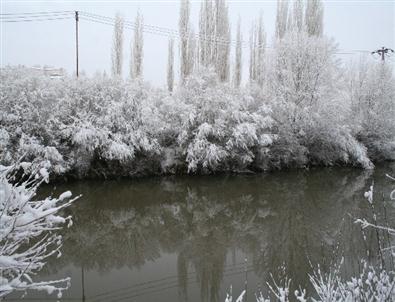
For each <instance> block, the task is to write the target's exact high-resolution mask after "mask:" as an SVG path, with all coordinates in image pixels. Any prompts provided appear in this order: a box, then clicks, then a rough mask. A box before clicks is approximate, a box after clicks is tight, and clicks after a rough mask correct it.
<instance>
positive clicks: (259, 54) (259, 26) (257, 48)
mask: <svg viewBox="0 0 395 302" xmlns="http://www.w3.org/2000/svg"><path fill="white" fill-rule="evenodd" d="M265 48H266V37H265V31H264V28H263V17H262V13H261V14H260V16H259V19H258V21H257V22H256V23H253V25H252V27H251V35H250V68H249V71H250V82H252V83H256V84H258V85H259V86H262V84H263V80H264V55H265Z"/></svg>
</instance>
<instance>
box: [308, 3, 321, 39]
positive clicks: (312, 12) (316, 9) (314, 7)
mask: <svg viewBox="0 0 395 302" xmlns="http://www.w3.org/2000/svg"><path fill="white" fill-rule="evenodd" d="M323 18H324V7H323V4H322V1H321V0H307V3H306V11H305V25H306V30H307V33H308V34H309V35H310V36H322V34H323V30H324V29H323V26H324V24H323Z"/></svg>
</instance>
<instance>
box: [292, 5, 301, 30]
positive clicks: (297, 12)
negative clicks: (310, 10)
mask: <svg viewBox="0 0 395 302" xmlns="http://www.w3.org/2000/svg"><path fill="white" fill-rule="evenodd" d="M303 8H304V5H303V0H295V1H294V4H293V8H292V14H293V18H292V20H293V27H294V28H297V30H298V31H302V30H303V29H304V9H303Z"/></svg>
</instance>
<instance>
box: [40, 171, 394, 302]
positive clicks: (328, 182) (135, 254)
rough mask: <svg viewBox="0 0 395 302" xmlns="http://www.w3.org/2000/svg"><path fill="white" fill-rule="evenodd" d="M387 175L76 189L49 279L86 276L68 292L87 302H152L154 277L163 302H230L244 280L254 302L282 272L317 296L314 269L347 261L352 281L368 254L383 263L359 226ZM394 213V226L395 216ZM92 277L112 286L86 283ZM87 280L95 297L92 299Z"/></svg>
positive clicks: (384, 188)
mask: <svg viewBox="0 0 395 302" xmlns="http://www.w3.org/2000/svg"><path fill="white" fill-rule="evenodd" d="M385 172H388V168H386V169H377V170H375V172H374V174H372V173H373V172H368V171H360V170H352V169H323V170H322V169H321V170H312V171H289V172H280V173H274V174H268V175H259V176H211V177H184V178H179V177H169V178H162V179H161V178H154V179H152V178H151V179H140V180H134V181H130V180H122V181H108V182H97V181H89V182H79V183H74V184H67V186H66V187H67V188H70V189H71V190H72V191H73V193H76V194H77V193H82V194H83V198H82V199H81V200H80V201H78V202H77V203H76V204H75V205H74V207H73V208H71V209H69V211H70V212H71V214H72V215H73V216H74V226H73V227H72V228H71V229H69V230H67V231H66V232H64V237H65V245H64V248H63V256H62V257H61V258H60V259H57V260H55V261H51V262H50V263H49V265H48V266H47V268H46V271H44V272H43V277H48V276H56V274H58V273H59V272H63V271H64V272H72V273H73V276H74V275H76V276H78V277H75V278H74V277H73V280H72V281H73V287H72V289H71V290H70V292H69V293H67V295H68V296H69V298H76V299H81V297H82V296H83V295H84V296H86V300H87V301H152V300H153V299H152V297H149V296H144V294H142V295H139V294H140V293H141V292H142V293H144V291H141V289H139V288H138V286H140V285H138V284H139V282H140V281H141V280H140V279H139V274H140V273H141V276H142V277H143V276H144V274H145V273H146V272H152V274H153V276H152V278H151V279H155V280H159V281H156V282H157V283H154V285H155V286H156V287H155V286H153V285H152V284H153V283H149V281H145V279H143V282H142V283H144V282H148V283H147V285H144V284H143V285H141V286H142V288H143V289H144V288H149V287H150V285H152V286H153V288H152V291H155V290H158V293H159V294H160V295H162V294H161V293H162V292H164V291H165V292H167V294H166V295H163V296H160V297H161V301H177V300H178V301H223V300H224V296H225V292H226V289H227V287H228V286H229V285H230V283H229V282H232V284H233V286H234V288H239V289H242V288H243V287H244V282H245V279H246V278H247V279H248V289H249V296H248V300H249V301H253V299H252V298H253V295H252V293H253V292H254V291H255V290H256V289H257V288H258V287H262V288H263V290H264V291H265V290H266V288H265V284H266V281H268V280H269V279H270V273H274V274H275V273H276V272H277V271H278V269H279V267H281V266H283V265H284V266H285V267H286V274H287V275H288V276H290V277H291V278H292V282H293V284H295V285H296V284H300V285H301V286H303V287H307V288H308V282H307V281H308V273H309V272H311V270H312V269H311V265H313V266H314V265H316V264H317V263H320V264H321V267H322V268H323V269H324V270H328V269H329V267H330V265H333V263H335V262H338V261H340V259H341V257H344V258H345V264H344V266H343V273H344V274H345V275H350V274H351V273H353V272H355V271H357V270H358V265H359V262H358V259H360V258H363V257H365V258H366V249H368V250H369V255H370V260H371V261H373V262H374V261H376V257H377V242H376V237H375V234H374V233H373V232H370V231H366V237H367V239H366V241H364V240H363V238H362V234H361V231H360V228H359V226H358V225H355V224H354V223H353V217H370V216H371V212H370V209H369V208H368V206H367V204H366V202H365V201H364V200H363V198H362V196H363V192H364V191H365V190H366V188H367V187H368V185H369V184H370V181H371V180H372V179H375V184H376V190H377V191H381V192H385V193H387V192H388V191H389V189H390V188H391V184H390V182H389V181H387V180H385V179H384V177H383V176H384V173H385ZM64 188H65V187H64V186H62V187H58V188H57V189H56V191H62V190H64ZM46 190H52V189H50V188H46ZM43 193H44V194H46V193H48V191H47V192H43ZM381 210H382V207H381V205H379V206H378V211H379V212H380V213H381V212H382V211H381ZM386 214H387V219H388V220H389V221H390V223H391V221H392V222H394V220H395V219H394V218H395V213H394V208H390V207H389V208H388V209H387V212H386ZM380 219H383V217H380ZM245 258H247V263H244V259H245ZM125 269H126V270H125ZM246 271H247V272H246ZM82 272H84V274H85V276H84V278H82V277H81V275H82ZM89 272H90V276H92V279H95V278H96V277H97V276H101V277H103V278H105V280H106V281H105V282H104V281H102V280H98V281H97V280H96V281H95V280H93V281H89V280H90V279H89V280H88V281H87V280H86V279H87V274H88V275H89ZM119 272H122V274H121V273H119ZM172 272H173V275H172ZM118 273H119V274H118ZM147 274H148V273H147ZM169 274H170V275H171V278H169ZM120 276H122V277H120ZM246 276H247V277H246ZM117 278H118V279H117ZM162 278H163V281H161V280H162ZM125 279H126V281H125ZM235 280H236V284H235ZM82 281H84V282H88V283H89V287H90V290H89V292H84V293H83V292H82V286H80V284H81V283H80V282H82ZM123 283H126V284H127V285H126V286H125V288H123V287H122V284H123ZM140 283H141V282H140ZM136 284H137V286H135V285H136ZM158 284H159V286H158ZM191 284H192V285H191ZM133 286H135V287H133ZM83 287H85V285H84V286H83ZM159 289H163V290H162V292H161V291H160V290H159ZM84 291H85V290H84Z"/></svg>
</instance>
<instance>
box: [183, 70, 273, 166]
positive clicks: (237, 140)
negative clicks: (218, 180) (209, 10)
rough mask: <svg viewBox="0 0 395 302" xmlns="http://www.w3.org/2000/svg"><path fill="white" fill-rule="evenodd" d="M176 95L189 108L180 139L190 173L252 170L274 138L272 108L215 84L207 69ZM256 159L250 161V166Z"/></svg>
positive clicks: (222, 85) (224, 86)
mask: <svg viewBox="0 0 395 302" xmlns="http://www.w3.org/2000/svg"><path fill="white" fill-rule="evenodd" d="M176 98H178V99H179V100H180V102H183V103H185V104H186V105H187V106H189V111H188V112H189V114H188V115H187V116H184V119H183V120H182V121H181V123H182V125H181V127H182V128H181V129H182V131H181V132H180V133H179V135H178V138H177V140H178V143H179V144H180V146H181V149H182V150H183V153H184V154H185V155H186V158H185V160H186V162H187V163H188V172H199V171H200V172H207V171H213V172H214V171H244V170H246V169H248V168H250V169H251V168H252V169H256V168H257V167H258V166H259V165H260V163H259V162H255V163H254V161H256V160H257V155H258V154H262V153H265V152H268V150H269V149H268V147H269V146H270V145H271V144H272V142H273V141H274V139H275V136H273V135H272V133H271V128H272V126H273V124H274V121H273V119H272V118H271V117H270V113H271V111H270V109H269V107H268V106H266V105H265V104H263V103H262V102H261V100H259V99H254V98H252V97H251V96H250V95H248V94H247V93H245V91H243V90H242V91H238V90H235V89H232V88H231V87H230V86H229V85H227V84H223V83H219V81H218V79H217V76H216V74H215V73H214V72H212V71H210V70H206V69H204V70H201V71H200V72H199V73H197V74H195V75H193V76H191V77H189V78H188V79H187V83H186V85H185V87H184V88H182V89H181V91H179V92H178V94H177V95H176ZM253 163H254V165H252V164H253Z"/></svg>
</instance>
